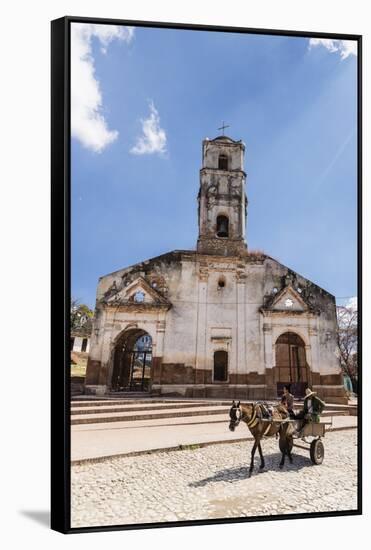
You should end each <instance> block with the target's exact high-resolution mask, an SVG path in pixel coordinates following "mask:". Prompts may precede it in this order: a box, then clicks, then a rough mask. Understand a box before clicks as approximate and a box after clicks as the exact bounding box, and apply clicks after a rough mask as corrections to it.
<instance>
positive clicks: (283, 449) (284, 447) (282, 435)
mask: <svg viewBox="0 0 371 550" xmlns="http://www.w3.org/2000/svg"><path fill="white" fill-rule="evenodd" d="M282 443H283V444H282ZM280 449H281V452H282V458H281V462H280V468H283V465H284V464H285V455H286V452H287V440H286V437H285V433H283V431H282V429H280Z"/></svg>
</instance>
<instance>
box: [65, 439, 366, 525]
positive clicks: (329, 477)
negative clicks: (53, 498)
mask: <svg viewBox="0 0 371 550" xmlns="http://www.w3.org/2000/svg"><path fill="white" fill-rule="evenodd" d="M324 445H325V459H324V462H323V464H322V465H320V466H315V465H313V464H312V462H311V460H310V458H309V452H306V451H305V450H302V449H297V448H294V450H293V453H294V463H293V464H289V463H288V461H286V463H285V466H284V469H283V470H280V469H279V468H278V464H279V460H280V456H281V455H280V453H279V452H278V442H277V441H276V440H275V439H273V438H272V439H266V440H265V441H263V445H262V446H263V453H264V455H265V462H266V466H265V469H264V470H263V471H262V472H259V468H258V466H259V458H258V453H257V455H256V457H255V465H256V469H255V471H254V473H253V475H252V476H251V478H248V466H249V458H250V451H251V447H252V442H240V443H228V444H220V445H212V446H209V447H204V448H197V449H194V450H183V451H171V452H161V453H154V454H150V455H141V456H132V457H122V458H114V459H110V460H106V461H104V462H101V463H95V464H94V463H90V464H88V463H86V464H83V465H76V466H72V469H71V470H72V472H71V475H72V527H86V526H99V525H115V524H133V523H148V522H150V523H153V522H162V521H177V520H178V521H179V520H196V519H211V518H232V517H244V516H258V515H270V514H290V513H304V512H328V511H334V510H352V509H355V508H356V506H357V501H356V499H357V471H356V467H357V454H356V453H357V434H356V430H347V431H340V432H333V433H328V434H326V437H325V439H324Z"/></svg>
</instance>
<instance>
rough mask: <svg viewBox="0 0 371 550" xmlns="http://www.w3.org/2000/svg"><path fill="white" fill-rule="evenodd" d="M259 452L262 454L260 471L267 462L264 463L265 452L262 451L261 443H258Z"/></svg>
mask: <svg viewBox="0 0 371 550" xmlns="http://www.w3.org/2000/svg"><path fill="white" fill-rule="evenodd" d="M258 451H259V454H260V469H261V470H262V469H263V468H264V466H265V462H264V456H263V451H262V446H261V444H260V441H259V443H258Z"/></svg>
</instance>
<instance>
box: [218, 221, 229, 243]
mask: <svg viewBox="0 0 371 550" xmlns="http://www.w3.org/2000/svg"><path fill="white" fill-rule="evenodd" d="M216 234H217V236H218V237H222V238H228V236H229V220H228V218H227V216H218V217H217V218H216Z"/></svg>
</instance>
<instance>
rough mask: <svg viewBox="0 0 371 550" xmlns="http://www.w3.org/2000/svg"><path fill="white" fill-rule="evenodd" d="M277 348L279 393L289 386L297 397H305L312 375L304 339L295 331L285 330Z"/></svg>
mask: <svg viewBox="0 0 371 550" xmlns="http://www.w3.org/2000/svg"><path fill="white" fill-rule="evenodd" d="M275 348H276V367H275V381H276V383H277V393H278V395H281V394H282V390H283V386H289V388H290V392H291V393H292V394H293V395H294V396H295V397H303V396H304V395H305V389H306V388H307V387H308V385H309V375H310V370H309V366H308V363H307V359H306V353H305V343H304V341H303V340H302V338H301V337H300V336H299V335H298V334H296V333H295V332H285V333H284V334H281V336H279V338H278V339H277V341H276V346H275Z"/></svg>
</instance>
